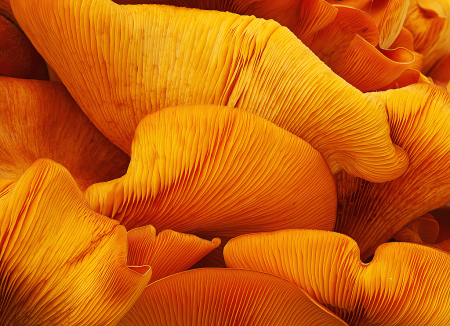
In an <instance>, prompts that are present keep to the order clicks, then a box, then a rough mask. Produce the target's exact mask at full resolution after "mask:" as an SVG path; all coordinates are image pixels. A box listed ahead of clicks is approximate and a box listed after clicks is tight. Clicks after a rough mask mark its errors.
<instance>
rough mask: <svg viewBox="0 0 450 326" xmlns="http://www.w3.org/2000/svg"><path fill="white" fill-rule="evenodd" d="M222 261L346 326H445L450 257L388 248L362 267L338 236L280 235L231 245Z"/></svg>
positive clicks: (353, 248)
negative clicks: (269, 278) (285, 284)
mask: <svg viewBox="0 0 450 326" xmlns="http://www.w3.org/2000/svg"><path fill="white" fill-rule="evenodd" d="M224 256H225V261H226V263H227V266H228V267H231V268H245V269H251V270H257V271H262V272H266V273H271V274H274V275H277V276H280V277H283V278H285V279H287V280H290V281H291V282H293V283H294V284H296V285H298V286H299V287H300V288H302V289H303V290H305V291H306V292H307V293H308V294H309V295H310V296H311V297H312V298H313V299H315V300H317V301H318V302H319V303H320V304H323V305H324V306H325V307H327V308H329V309H330V310H331V311H333V312H335V313H336V314H338V315H339V316H340V317H341V318H342V319H344V320H345V321H346V322H348V323H349V324H350V325H383V326H394V325H395V326H407V325H415V326H431V325H448V324H449V323H450V313H449V310H450V297H449V296H448V292H449V291H450V282H449V281H448V279H449V276H450V255H449V254H448V253H445V252H442V251H440V250H436V249H432V248H428V247H426V246H422V245H416V244H410V243H388V244H384V245H382V246H380V247H379V248H378V249H377V251H376V252H375V256H374V258H373V260H372V262H371V263H370V264H362V263H361V261H360V259H359V248H358V246H357V244H356V242H355V241H354V240H352V239H351V238H349V237H347V236H345V235H342V234H339V233H334V232H327V231H319V230H282V231H276V232H272V233H259V234H249V235H242V236H240V237H237V238H234V239H232V240H230V241H229V242H228V244H227V245H226V246H225V250H224Z"/></svg>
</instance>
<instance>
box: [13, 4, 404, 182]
mask: <svg viewBox="0 0 450 326" xmlns="http://www.w3.org/2000/svg"><path fill="white" fill-rule="evenodd" d="M35 4H36V8H31V7H30V6H29V5H28V0H13V1H12V2H11V5H12V7H13V10H14V13H15V15H16V18H17V19H18V21H19V22H20V24H21V26H22V27H23V29H24V31H25V32H26V34H27V35H28V37H29V38H30V39H31V40H32V42H33V44H34V45H35V46H36V48H37V49H38V50H39V51H40V53H41V54H42V55H43V57H44V58H45V59H46V60H47V62H48V63H49V64H50V66H51V67H52V68H53V69H54V70H55V71H56V73H57V74H58V76H59V77H60V78H61V80H62V82H63V83H64V84H65V85H66V87H67V88H68V90H69V92H70V93H71V94H72V96H73V97H74V98H75V100H76V101H77V103H78V104H79V105H80V107H81V108H82V109H83V111H84V112H85V113H86V115H87V116H88V117H89V119H90V120H91V121H92V122H93V123H94V124H95V125H96V126H97V128H99V130H100V131H101V132H102V133H103V134H104V135H106V136H107V137H108V138H109V139H110V140H111V141H112V142H113V143H114V144H116V145H117V146H119V147H120V148H121V149H123V150H124V151H125V152H126V153H130V150H131V143H132V138H133V135H134V133H135V130H136V127H137V125H138V123H139V121H140V120H141V119H142V118H143V117H144V116H145V115H146V114H148V113H152V112H155V111H157V110H160V109H162V108H165V107H170V106H177V105H196V104H216V105H226V106H230V107H239V108H241V109H244V110H247V111H250V112H252V113H255V114H258V115H260V116H262V117H264V118H266V119H268V120H270V121H272V122H274V123H275V124H277V125H278V126H280V127H282V128H285V129H287V130H288V131H290V132H292V133H293V134H295V135H297V136H299V137H301V138H302V139H304V140H305V141H307V142H309V143H310V144H311V145H312V146H313V147H314V148H316V149H317V150H318V151H319V152H320V153H321V154H322V155H323V156H324V157H325V159H326V161H327V163H328V165H329V166H330V169H331V171H332V172H333V173H336V172H337V171H339V170H340V169H344V170H345V171H347V172H349V173H350V174H352V175H355V176H358V177H362V178H365V179H367V180H371V181H373V182H384V181H388V180H392V179H394V178H396V177H398V176H400V175H401V174H402V173H403V172H404V171H405V169H406V167H407V165H408V159H407V156H406V154H405V152H404V151H403V150H402V149H400V148H399V147H395V146H394V145H393V144H392V142H391V140H390V137H389V127H388V124H387V117H386V112H385V109H384V107H383V106H382V105H380V103H378V102H377V101H374V100H373V99H372V98H369V97H367V96H365V95H363V94H362V93H361V92H359V91H358V90H356V89H355V88H354V87H352V86H351V85H349V84H348V83H346V82H345V81H344V80H342V79H341V78H339V77H338V76H337V75H336V74H334V73H333V72H332V71H331V70H330V69H329V68H328V67H327V66H326V65H325V64H324V63H323V62H321V61H320V60H319V59H318V58H317V57H316V56H315V55H314V54H313V53H312V52H311V51H310V50H309V49H308V48H307V47H306V46H305V45H303V44H302V43H301V41H300V40H299V39H298V38H297V37H296V36H295V35H294V34H293V33H292V32H290V31H289V30H288V29H287V28H286V27H282V26H280V25H279V24H278V23H276V22H274V21H271V20H270V21H266V20H263V19H257V18H255V17H253V16H252V17H249V16H239V15H236V14H231V13H223V12H217V11H206V10H198V9H187V8H177V7H170V6H161V5H139V6H123V5H118V4H115V3H113V2H111V1H109V0H73V1H72V0H37V1H35ZM61 17H64V19H61ZM48 35H52V37H48ZM219 45H220V46H219Z"/></svg>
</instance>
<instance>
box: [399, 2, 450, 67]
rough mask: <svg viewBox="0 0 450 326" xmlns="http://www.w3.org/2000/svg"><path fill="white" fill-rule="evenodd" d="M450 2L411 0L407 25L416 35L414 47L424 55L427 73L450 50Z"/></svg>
mask: <svg viewBox="0 0 450 326" xmlns="http://www.w3.org/2000/svg"><path fill="white" fill-rule="evenodd" d="M449 19H450V2H449V1H448V0H433V1H428V0H411V4H410V6H409V9H408V15H407V17H406V21H405V25H404V26H405V27H406V28H407V29H408V30H409V31H411V33H412V34H413V36H414V48H415V50H416V51H417V52H419V53H421V54H422V55H423V68H422V72H423V73H424V74H426V75H428V73H429V72H430V71H431V70H432V69H433V67H434V66H435V65H436V63H438V62H439V60H441V59H442V58H443V57H444V56H445V55H447V54H448V53H449V52H450V50H449V46H450V24H449V23H448V20H449Z"/></svg>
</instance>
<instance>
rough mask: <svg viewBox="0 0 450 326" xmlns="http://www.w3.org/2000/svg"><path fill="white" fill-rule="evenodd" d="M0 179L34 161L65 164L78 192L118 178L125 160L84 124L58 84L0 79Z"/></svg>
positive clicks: (14, 174) (84, 119) (16, 175)
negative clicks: (45, 160)
mask: <svg viewBox="0 0 450 326" xmlns="http://www.w3.org/2000/svg"><path fill="white" fill-rule="evenodd" d="M0 134H1V137H0V178H16V179H17V178H19V177H20V176H21V175H22V174H23V173H24V172H25V171H26V170H27V169H28V168H29V167H30V166H31V165H32V164H33V162H34V161H35V160H37V159H39V158H50V159H52V160H54V161H56V162H58V163H61V164H62V165H64V166H65V167H66V168H67V169H68V170H69V171H70V173H71V174H72V176H73V177H74V178H75V180H76V181H77V184H78V186H79V187H80V189H81V190H85V189H86V188H87V187H88V186H90V185H91V184H93V183H96V182H101V181H108V180H111V179H113V178H118V177H120V176H121V175H123V174H124V173H125V172H126V169H127V166H128V163H129V160H130V159H129V157H128V156H127V155H126V154H125V153H123V152H122V151H121V150H120V149H118V148H117V147H116V146H114V145H113V144H112V143H111V142H110V141H109V140H108V139H107V138H106V137H105V136H103V135H102V134H101V133H100V132H99V131H98V130H97V129H96V128H95V127H94V125H93V124H92V123H91V122H90V121H89V120H88V119H87V117H86V116H85V115H84V113H83V111H81V109H80V108H79V106H78V105H77V104H76V103H75V101H74V100H73V99H72V97H71V96H70V94H69V93H68V92H67V90H66V89H65V88H64V86H63V85H62V84H61V83H57V82H48V81H36V80H23V79H14V78H7V77H0Z"/></svg>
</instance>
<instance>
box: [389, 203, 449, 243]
mask: <svg viewBox="0 0 450 326" xmlns="http://www.w3.org/2000/svg"><path fill="white" fill-rule="evenodd" d="M439 210H440V209H438V210H434V211H433V214H437V215H438V216H439V214H440V212H439ZM439 217H441V218H439V221H437V220H436V218H435V217H434V216H433V215H432V214H430V213H427V214H425V215H423V216H421V217H419V218H416V219H415V220H414V221H412V222H410V223H408V224H407V225H406V226H405V227H404V228H403V229H401V230H400V231H399V232H398V233H397V234H396V235H395V236H394V239H395V240H397V241H401V242H412V243H419V244H423V245H426V246H428V247H431V248H436V249H440V250H443V251H446V252H450V231H449V230H450V223H449V220H448V216H445V218H444V219H442V216H439Z"/></svg>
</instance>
